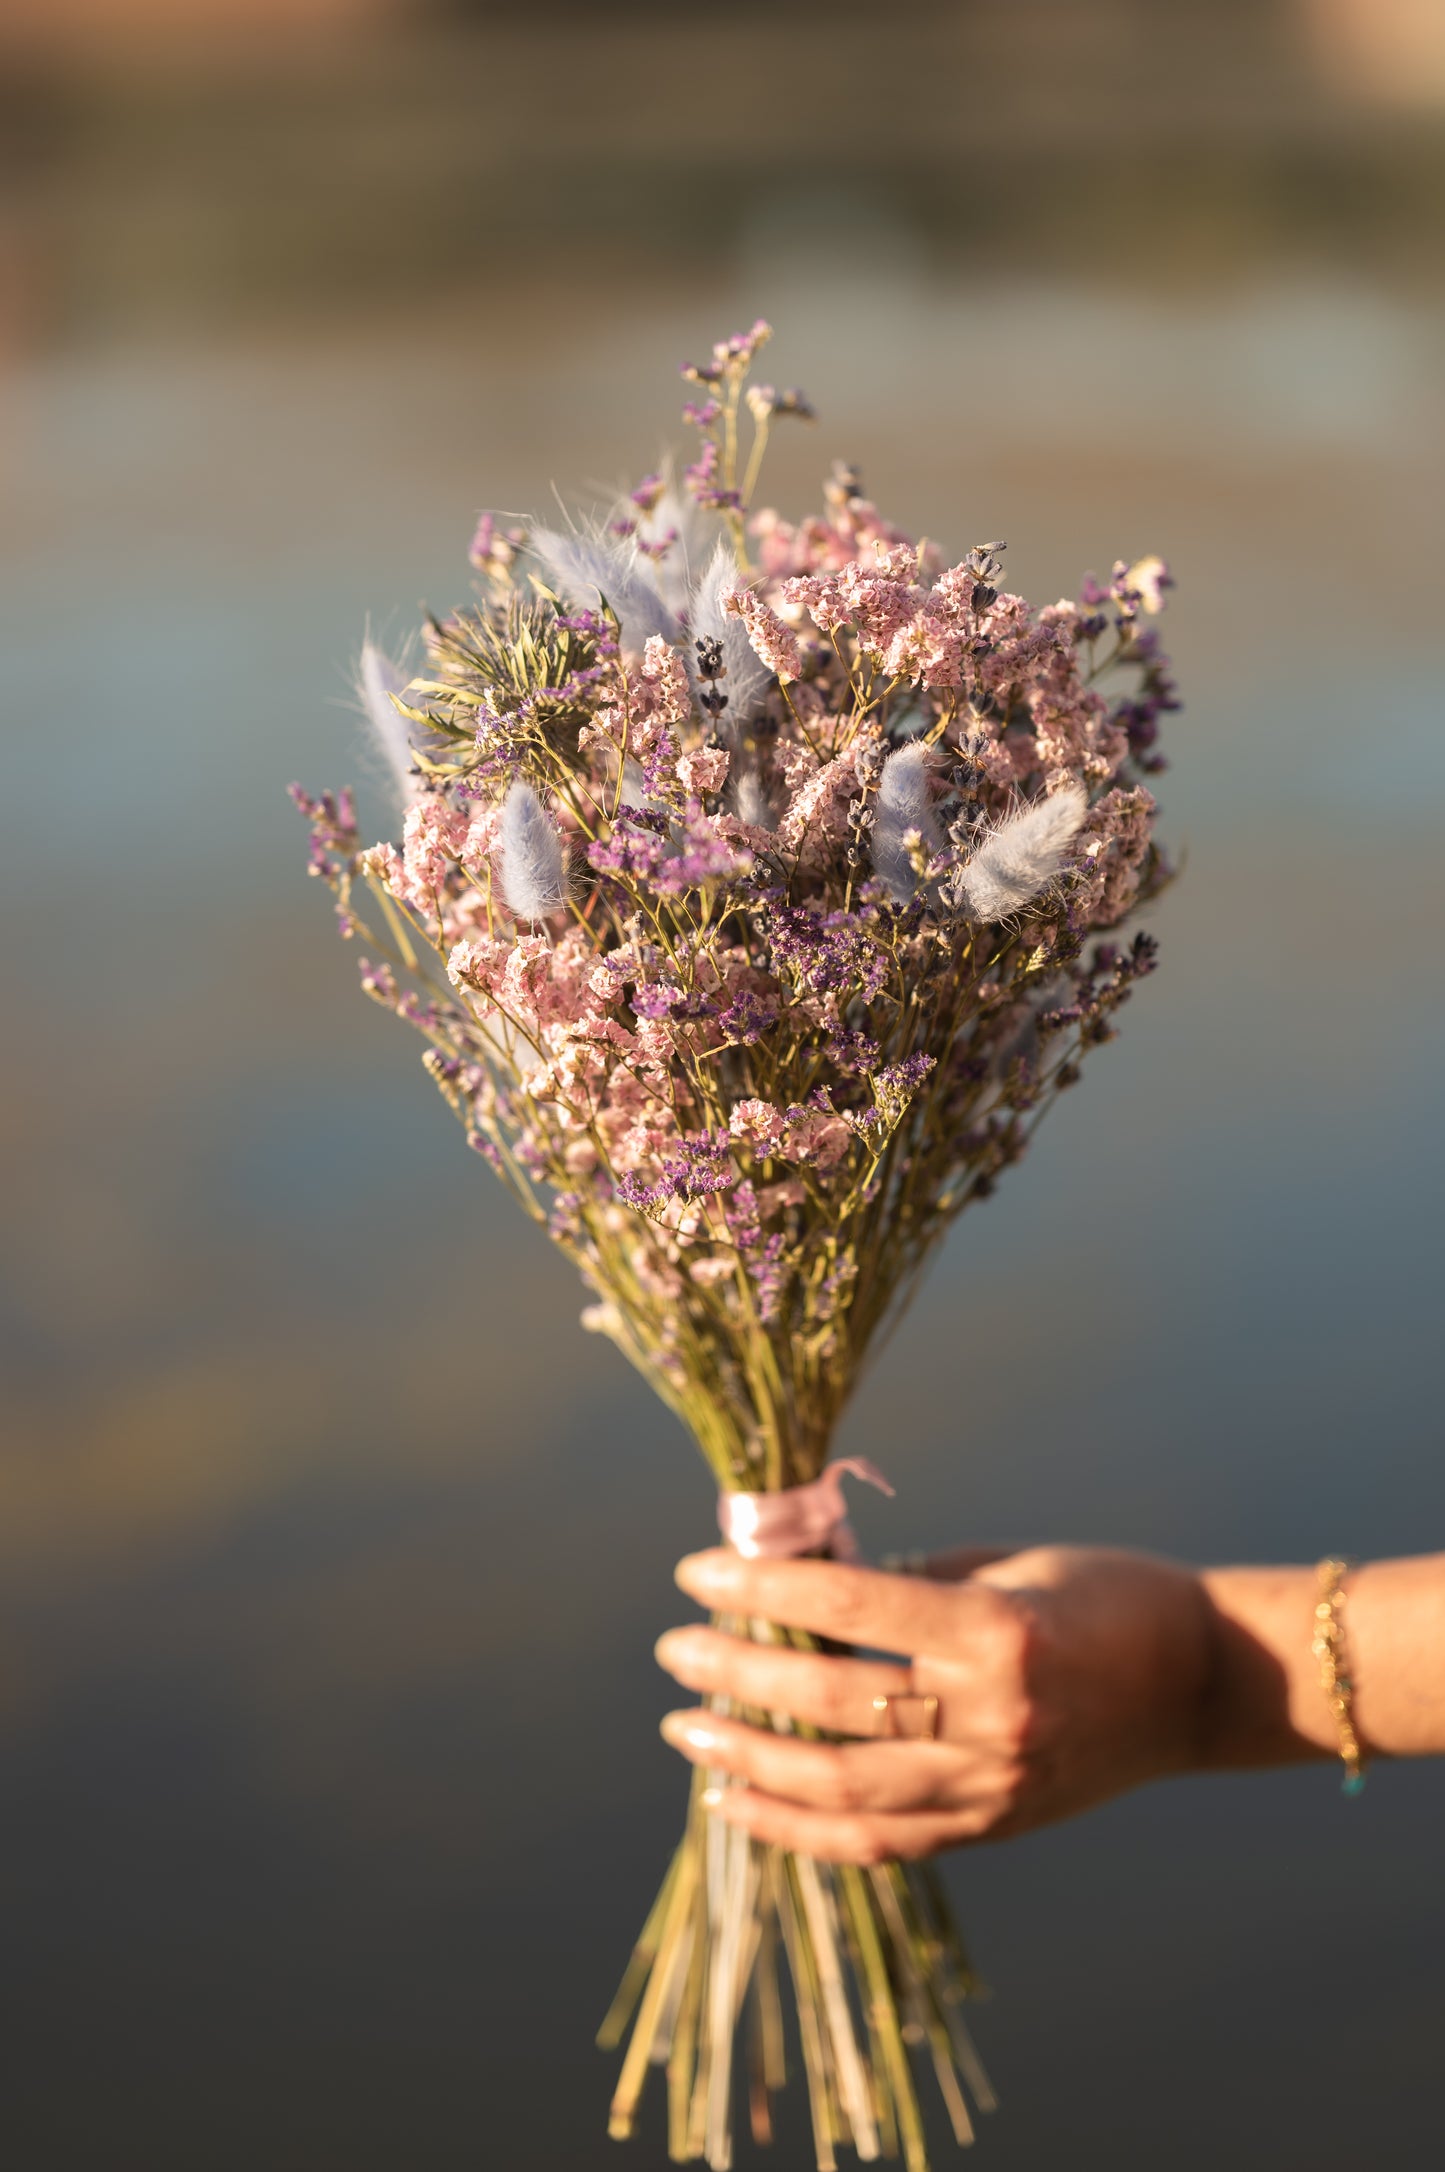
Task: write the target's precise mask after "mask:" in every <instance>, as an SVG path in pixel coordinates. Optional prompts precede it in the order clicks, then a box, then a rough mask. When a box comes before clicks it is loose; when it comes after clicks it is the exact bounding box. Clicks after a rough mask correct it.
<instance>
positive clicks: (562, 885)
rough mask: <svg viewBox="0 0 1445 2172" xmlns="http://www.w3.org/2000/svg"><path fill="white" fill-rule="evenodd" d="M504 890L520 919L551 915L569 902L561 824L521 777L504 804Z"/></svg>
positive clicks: (502, 870)
mask: <svg viewBox="0 0 1445 2172" xmlns="http://www.w3.org/2000/svg"><path fill="white" fill-rule="evenodd" d="M499 844H500V853H499V858H500V860H501V869H500V880H501V888H502V896H503V898H504V899H505V901H506V904H507V908H508V910H509V911H510V912H512V913H515V915H516V917H517V918H518V919H519V920H547V919H550V917H551V915H552V914H553V913H559V912H561V911H562V909H563V907H564V906H565V905H566V903H567V899H568V896H569V895H570V885H569V883H568V880H567V855H566V850H565V847H564V846H563V843H562V839H561V836H560V834H559V832H558V829H557V825H556V823H555V822H553V820H552V818H551V816H550V815H549V814H548V813H547V810H546V808H545V807H544V806H543V805H542V802H541V801H540V800H539V799H538V797H537V795H536V793H535V792H534V791H533V790H532V787H531V785H530V784H523V783H522V782H521V780H520V779H518V781H517V783H515V784H514V785H513V786H512V788H511V790H510V791H509V792H508V794H507V797H506V799H505V801H504V802H503V805H502V824H501V835H500V838H499Z"/></svg>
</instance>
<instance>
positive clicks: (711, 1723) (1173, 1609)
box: [657, 1546, 1212, 1863]
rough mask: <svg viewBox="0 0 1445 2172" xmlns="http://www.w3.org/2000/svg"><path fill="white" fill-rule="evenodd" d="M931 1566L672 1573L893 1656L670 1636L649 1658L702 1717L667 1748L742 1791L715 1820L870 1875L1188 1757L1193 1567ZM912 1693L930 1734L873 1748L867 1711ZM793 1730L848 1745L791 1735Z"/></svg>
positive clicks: (1196, 1592)
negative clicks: (743, 1714) (699, 1700)
mask: <svg viewBox="0 0 1445 2172" xmlns="http://www.w3.org/2000/svg"><path fill="white" fill-rule="evenodd" d="M932 1566H933V1569H934V1573H933V1574H932V1575H930V1576H927V1577H917V1576H906V1575H890V1574H886V1573H884V1572H882V1571H879V1570H875V1569H864V1568H854V1567H851V1566H843V1565H842V1564H840V1563H836V1562H829V1561H811V1560H809V1561H748V1560H745V1559H743V1558H742V1557H741V1556H740V1555H738V1554H735V1553H733V1552H731V1551H730V1550H728V1549H726V1548H721V1547H719V1548H714V1549H712V1550H711V1551H709V1552H706V1553H700V1554H690V1555H689V1556H687V1558H686V1559H685V1560H683V1561H682V1562H680V1563H679V1565H678V1569H677V1581H678V1583H679V1585H680V1586H681V1587H682V1589H683V1590H684V1591H685V1592H687V1593H688V1594H689V1595H690V1596H691V1597H692V1598H694V1599H697V1600H699V1601H700V1602H701V1603H702V1604H703V1605H705V1606H708V1607H711V1608H712V1609H713V1610H714V1611H715V1612H716V1613H717V1614H719V1615H722V1616H724V1617H727V1618H730V1619H735V1620H736V1621H737V1622H738V1625H739V1627H741V1626H742V1625H743V1624H744V1623H745V1622H752V1623H755V1624H759V1625H761V1624H781V1625H784V1626H785V1627H786V1628H787V1629H792V1630H805V1631H809V1632H811V1633H812V1635H813V1636H814V1637H821V1638H824V1639H827V1640H830V1641H833V1640H836V1641H840V1642H846V1643H849V1644H852V1645H861V1646H865V1647H873V1648H875V1649H880V1650H884V1651H889V1652H897V1653H902V1654H906V1655H907V1657H906V1658H904V1659H903V1660H901V1661H889V1660H879V1659H871V1658H855V1657H853V1656H851V1655H841V1654H837V1653H834V1652H829V1651H824V1650H816V1649H813V1650H798V1649H796V1648H793V1647H791V1646H790V1645H788V1644H786V1643H761V1642H755V1641H753V1640H752V1639H750V1638H749V1637H747V1636H743V1635H737V1636H734V1635H729V1634H727V1633H726V1632H725V1631H724V1630H722V1629H720V1628H717V1627H704V1626H702V1625H701V1624H699V1625H696V1626H693V1627H689V1628H685V1629H672V1630H669V1631H668V1633H667V1634H666V1635H665V1636H664V1637H662V1638H661V1640H660V1641H659V1643H658V1646H657V1657H658V1660H659V1662H660V1664H661V1665H662V1666H663V1667H664V1668H666V1670H667V1671H668V1673H670V1674H671V1675H673V1676H674V1677H675V1678H676V1679H677V1680H678V1681H679V1682H681V1683H682V1684H683V1685H684V1686H685V1687H686V1688H688V1689H692V1690H697V1691H700V1692H703V1693H705V1694H706V1696H707V1697H708V1699H709V1700H710V1704H709V1705H706V1706H704V1707H702V1708H700V1709H697V1710H693V1711H684V1712H671V1713H669V1714H668V1715H667V1717H666V1718H665V1719H664V1721H663V1722H662V1732H663V1734H664V1736H665V1737H666V1739H667V1740H668V1741H669V1742H671V1743H672V1744H673V1745H674V1747H676V1748H677V1749H679V1750H681V1752H682V1754H683V1755H684V1756H685V1757H687V1758H689V1759H690V1760H691V1761H692V1762H693V1763H694V1764H698V1765H704V1766H706V1767H707V1768H709V1770H711V1771H715V1772H719V1773H726V1774H730V1775H732V1776H734V1778H735V1779H737V1780H739V1781H744V1782H746V1785H745V1786H732V1787H727V1788H724V1789H722V1790H721V1791H720V1794H719V1796H718V1799H717V1801H716V1802H715V1803H714V1804H712V1805H711V1807H713V1808H715V1809H716V1811H717V1814H718V1815H719V1816H722V1817H725V1818H727V1819H728V1820H729V1821H730V1822H731V1823H732V1824H735V1825H739V1826H742V1827H743V1828H744V1829H745V1830H746V1831H748V1832H750V1833H752V1834H754V1835H755V1836H756V1838H758V1839H759V1840H764V1841H774V1842H778V1843H779V1844H781V1845H782V1846H784V1847H787V1848H791V1849H794V1850H796V1851H797V1852H799V1853H801V1854H806V1855H812V1856H817V1857H820V1858H822V1859H824V1860H827V1861H831V1862H849V1863H874V1862H879V1861H883V1860H885V1859H887V1858H890V1857H912V1856H921V1855H929V1854H933V1853H935V1852H936V1851H937V1850H938V1849H940V1848H947V1847H953V1846H956V1845H958V1844H960V1843H962V1842H966V1841H976V1840H999V1839H1004V1838H1008V1837H1011V1836H1012V1835H1014V1834H1017V1833H1022V1832H1027V1831H1028V1830H1029V1829H1030V1827H1032V1826H1035V1825H1042V1824H1047V1823H1049V1822H1050V1821H1052V1820H1054V1819H1057V1818H1064V1817H1069V1816H1071V1815H1073V1813H1074V1812H1076V1811H1079V1810H1084V1809H1087V1808H1088V1807H1089V1806H1090V1805H1091V1804H1093V1803H1097V1802H1102V1801H1104V1800H1105V1799H1106V1798H1107V1797H1109V1796H1111V1795H1117V1794H1120V1793H1122V1792H1123V1791H1124V1790H1125V1789H1127V1788H1130V1787H1137V1786H1139V1785H1140V1784H1141V1783H1143V1782H1144V1781H1146V1780H1151V1779H1155V1778H1158V1777H1160V1776H1162V1775H1163V1774H1166V1773H1170V1772H1180V1771H1185V1770H1188V1769H1189V1768H1191V1767H1192V1766H1194V1765H1197V1764H1198V1763H1200V1762H1201V1746H1202V1741H1203V1730H1204V1711H1205V1705H1206V1699H1207V1693H1208V1689H1209V1684H1210V1675H1211V1663H1212V1641H1211V1613H1212V1610H1211V1606H1210V1601H1209V1599H1208V1597H1207V1595H1206V1592H1205V1589H1204V1587H1203V1585H1202V1583H1201V1581H1200V1579H1199V1578H1198V1577H1197V1576H1196V1575H1195V1574H1194V1573H1193V1572H1192V1571H1190V1570H1188V1569H1185V1568H1181V1567H1179V1566H1177V1565H1175V1564H1174V1563H1172V1562H1168V1561H1162V1560H1157V1559H1154V1558H1152V1557H1150V1556H1146V1555H1140V1554H1130V1553H1121V1552H1112V1551H1105V1550H1103V1549H1101V1548H1094V1547H1064V1546H1043V1547H1035V1548H1033V1549H1030V1550H1028V1551H1026V1552H1022V1553H1015V1554H1009V1555H1004V1556H999V1555H990V1554H986V1553H979V1552H974V1553H973V1554H965V1555H958V1556H953V1557H950V1558H948V1559H946V1560H943V1561H941V1562H939V1563H936V1564H933V1565H932ZM909 1695H912V1696H914V1697H919V1696H925V1697H926V1696H932V1697H936V1698H937V1699H938V1708H937V1716H936V1723H935V1725H936V1731H935V1737H934V1739H933V1740H931V1741H926V1740H909V1739H902V1740H892V1739H890V1740H878V1739H872V1740H869V1739H867V1738H868V1737H870V1736H871V1737H875V1738H876V1737H877V1735H878V1733H879V1714H878V1712H877V1711H876V1710H875V1708H874V1702H873V1700H874V1699H875V1698H876V1697H891V1698H898V1697H902V1696H909ZM723 1703H727V1704H731V1705H733V1706H737V1707H744V1708H746V1709H749V1710H751V1711H753V1712H755V1713H756V1714H758V1715H760V1716H762V1715H768V1716H770V1717H771V1718H772V1720H773V1724H772V1725H768V1724H762V1725H750V1724H748V1723H747V1722H745V1721H743V1720H741V1719H737V1718H733V1717H730V1716H728V1715H727V1714H726V1712H724V1711H722V1710H719V1709H718V1708H717V1707H718V1706H719V1705H721V1704H723ZM884 1716H885V1718H886V1717H887V1715H884ZM790 1723H792V1724H796V1725H797V1726H799V1727H802V1728H804V1729H806V1730H808V1732H809V1735H812V1731H813V1730H823V1731H824V1732H825V1734H826V1735H827V1736H832V1737H837V1736H842V1737H849V1738H858V1739H848V1740H843V1741H835V1740H819V1739H816V1737H813V1738H812V1739H808V1738H806V1737H804V1738H800V1736H799V1735H798V1734H796V1733H794V1732H792V1724H790ZM780 1725H781V1729H782V1731H779V1726H780Z"/></svg>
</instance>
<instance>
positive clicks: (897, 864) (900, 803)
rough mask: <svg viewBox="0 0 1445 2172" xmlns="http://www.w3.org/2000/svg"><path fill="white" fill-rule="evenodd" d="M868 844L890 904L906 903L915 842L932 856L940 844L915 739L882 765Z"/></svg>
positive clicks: (923, 752)
mask: <svg viewBox="0 0 1445 2172" xmlns="http://www.w3.org/2000/svg"><path fill="white" fill-rule="evenodd" d="M869 844H870V849H871V851H872V855H873V872H874V874H875V875H876V876H877V877H878V880H879V881H880V882H881V883H882V885H883V887H884V889H885V890H886V891H887V892H888V895H889V896H890V897H891V898H892V899H893V901H894V903H895V904H896V905H906V904H907V903H908V900H909V899H910V898H911V897H913V896H915V895H916V894H917V891H918V885H919V876H918V871H917V869H916V867H915V866H914V864H913V863H914V853H915V851H916V850H917V848H918V847H919V846H921V847H922V850H923V851H924V852H925V853H926V854H927V856H928V858H929V859H932V858H933V856H934V854H935V853H937V852H938V851H940V850H941V848H942V844H943V838H942V835H941V833H940V831H939V827H938V817H937V815H936V814H935V813H934V812H933V803H932V799H931V796H930V794H929V789H928V749H927V748H926V747H925V746H923V745H922V743H921V742H920V741H918V740H916V739H915V740H913V741H912V742H911V743H910V744H909V745H908V746H906V747H900V748H899V749H898V752H897V753H896V754H890V755H889V757H888V759H887V761H886V762H885V763H884V764H883V774H882V776H881V777H880V779H879V781H878V804H877V809H876V811H875V814H874V817H873V828H872V832H871V835H870V839H869Z"/></svg>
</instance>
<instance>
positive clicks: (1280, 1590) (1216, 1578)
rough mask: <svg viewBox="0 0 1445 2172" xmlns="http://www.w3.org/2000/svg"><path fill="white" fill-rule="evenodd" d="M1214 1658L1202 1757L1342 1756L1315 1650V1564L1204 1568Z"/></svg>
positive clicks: (1248, 1761) (1277, 1760) (1241, 1760)
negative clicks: (1280, 1566)
mask: <svg viewBox="0 0 1445 2172" xmlns="http://www.w3.org/2000/svg"><path fill="white" fill-rule="evenodd" d="M1199 1581H1200V1586H1201V1589H1202V1590H1203V1593H1204V1596H1205V1601H1206V1609H1207V1616H1208V1624H1209V1639H1210V1652H1211V1663H1210V1669H1209V1678H1208V1683H1207V1687H1206V1690H1205V1694H1204V1698H1203V1706H1202V1711H1201V1715H1200V1734H1199V1749H1200V1754H1199V1762H1200V1764H1201V1766H1203V1767H1205V1768H1208V1769H1214V1770H1230V1769H1238V1768H1240V1767H1247V1766H1257V1765H1286V1764H1299V1763H1302V1762H1304V1761H1306V1760H1310V1759H1323V1758H1328V1757H1333V1756H1336V1755H1337V1754H1338V1750H1339V1742H1338V1736H1337V1731H1336V1727H1335V1722H1334V1716H1333V1714H1332V1713H1331V1711H1330V1709H1329V1706H1328V1704H1327V1703H1326V1701H1325V1696H1324V1692H1323V1689H1322V1687H1321V1682H1320V1669H1319V1661H1318V1659H1317V1658H1316V1657H1315V1655H1314V1653H1313V1651H1312V1650H1311V1644H1312V1641H1313V1635H1314V1608H1315V1603H1316V1580H1315V1572H1314V1570H1313V1569H1312V1568H1301V1567H1293V1566H1291V1567H1282V1568H1257V1567H1241V1568H1212V1569H1204V1570H1201V1572H1200V1577H1199Z"/></svg>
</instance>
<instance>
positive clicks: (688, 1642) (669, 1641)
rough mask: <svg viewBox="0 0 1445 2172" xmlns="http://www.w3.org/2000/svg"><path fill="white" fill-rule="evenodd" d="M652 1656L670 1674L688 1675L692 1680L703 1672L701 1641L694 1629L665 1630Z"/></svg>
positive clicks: (655, 1645)
mask: <svg viewBox="0 0 1445 2172" xmlns="http://www.w3.org/2000/svg"><path fill="white" fill-rule="evenodd" d="M652 1656H653V1658H654V1659H655V1660H656V1661H657V1664H658V1665H659V1666H660V1667H661V1668H662V1669H663V1670H664V1672H665V1673H668V1674H675V1675H679V1676H682V1675H686V1676H687V1677H688V1678H689V1680H691V1678H692V1677H693V1676H694V1675H696V1674H698V1673H699V1672H700V1671H701V1661H702V1649H701V1644H700V1639H699V1638H698V1635H697V1633H696V1631H695V1630H692V1629H668V1630H665V1631H664V1633H663V1634H662V1635H661V1636H660V1637H659V1638H658V1640H657V1642H656V1643H655V1644H654V1645H653V1647H652Z"/></svg>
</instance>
